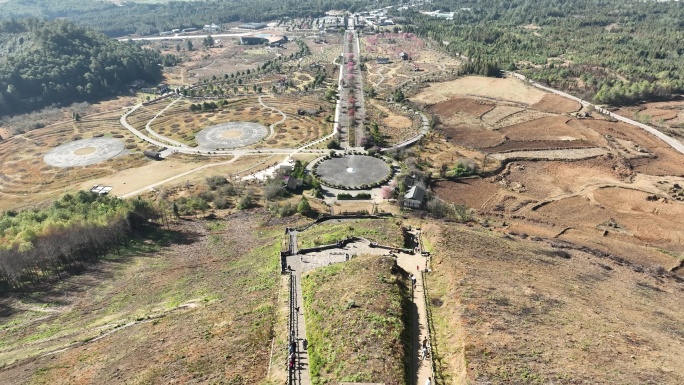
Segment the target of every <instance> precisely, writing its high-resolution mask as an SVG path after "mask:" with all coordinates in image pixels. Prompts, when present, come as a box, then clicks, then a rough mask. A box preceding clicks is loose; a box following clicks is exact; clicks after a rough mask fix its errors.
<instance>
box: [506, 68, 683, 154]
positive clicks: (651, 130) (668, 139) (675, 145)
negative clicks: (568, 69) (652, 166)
mask: <svg viewBox="0 0 684 385" xmlns="http://www.w3.org/2000/svg"><path fill="white" fill-rule="evenodd" d="M511 74H512V75H513V76H515V77H516V78H518V79H520V80H523V81H527V82H528V83H529V84H531V85H532V86H534V87H537V88H539V89H542V90H544V91H548V92H551V93H554V94H556V95H560V96H563V97H566V98H568V99H572V100H574V101H577V102H579V103H581V104H582V105H583V106H585V107H586V106H590V105H592V103H590V102H588V101H586V100H583V99H580V98H578V97H576V96H573V95H570V94H568V93H566V92H563V91H559V90H557V89H554V88H551V87H546V86H543V85H541V84H539V83H537V82H535V81H532V80H530V79H527V78H526V77H525V75H522V74H519V73H515V72H511ZM596 110H597V111H598V112H600V113H602V114H604V115H607V116H610V117H611V118H613V119H616V120H619V121H621V122H624V123H627V124H631V125H633V126H637V127H639V128H641V129H644V130H646V131H648V132H649V133H651V134H653V135H655V136H657V137H658V138H660V139H661V140H662V141H663V142H665V143H667V144H668V145H670V147H672V148H674V149H675V150H677V151H679V152H680V153H682V154H684V144H682V142H680V141H678V140H676V139H674V138H671V137H669V136H667V135H666V134H664V133H662V132H660V131H658V130H656V129H655V128H653V127H651V126H648V125H645V124H643V123H640V122H637V121H635V120H632V119H629V118H625V117H624V116H621V115H617V114H614V113H612V112H610V111H607V110H605V109H602V108H598V107H597V108H596Z"/></svg>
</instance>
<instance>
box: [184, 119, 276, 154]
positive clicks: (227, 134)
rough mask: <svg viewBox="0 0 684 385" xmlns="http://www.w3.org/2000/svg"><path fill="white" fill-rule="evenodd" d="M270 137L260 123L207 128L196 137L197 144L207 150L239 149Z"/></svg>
mask: <svg viewBox="0 0 684 385" xmlns="http://www.w3.org/2000/svg"><path fill="white" fill-rule="evenodd" d="M266 135H268V129H267V128H266V127H264V126H263V125H261V124H259V123H249V122H230V123H223V124H219V125H216V126H211V127H207V128H205V129H204V130H202V131H200V132H198V133H197V135H195V140H196V141H197V144H198V145H199V146H200V147H202V148H206V149H212V150H216V149H219V148H238V147H245V146H248V145H250V144H253V143H256V142H258V141H260V140H261V139H263V138H264V137H266Z"/></svg>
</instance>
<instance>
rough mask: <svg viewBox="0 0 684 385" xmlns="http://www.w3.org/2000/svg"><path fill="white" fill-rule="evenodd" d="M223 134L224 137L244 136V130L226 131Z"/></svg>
mask: <svg viewBox="0 0 684 385" xmlns="http://www.w3.org/2000/svg"><path fill="white" fill-rule="evenodd" d="M221 136H222V137H223V138H239V137H241V136H242V131H225V132H224V133H223V135H221Z"/></svg>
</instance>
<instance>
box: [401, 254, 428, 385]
mask: <svg viewBox="0 0 684 385" xmlns="http://www.w3.org/2000/svg"><path fill="white" fill-rule="evenodd" d="M426 263H427V258H425V257H423V256H421V253H416V254H415V255H410V254H403V253H402V254H399V255H398V258H397V264H398V265H399V267H401V268H402V269H404V270H406V271H408V272H409V273H411V274H413V275H414V276H415V277H416V287H415V289H414V290H413V298H412V300H413V308H412V309H413V314H411V320H412V325H411V345H412V347H413V348H412V350H411V373H413V378H411V384H415V385H423V384H425V381H427V379H428V377H432V366H431V365H430V360H431V359H432V357H429V354H428V356H427V357H426V358H425V359H422V358H421V354H420V349H421V346H422V341H423V340H424V339H427V340H428V341H429V340H430V336H429V329H428V324H427V312H426V309H425V291H424V290H423V288H424V286H423V275H422V274H420V272H421V271H425V269H426V268H427V265H426ZM428 352H429V349H428ZM433 383H434V379H433Z"/></svg>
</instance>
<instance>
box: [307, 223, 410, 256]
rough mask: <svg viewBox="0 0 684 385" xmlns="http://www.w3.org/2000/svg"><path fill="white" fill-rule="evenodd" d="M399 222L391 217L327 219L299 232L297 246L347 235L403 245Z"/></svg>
mask: <svg viewBox="0 0 684 385" xmlns="http://www.w3.org/2000/svg"><path fill="white" fill-rule="evenodd" d="M399 226H400V223H394V222H393V219H391V218H389V219H368V220H359V221H340V220H334V221H328V222H324V223H323V224H321V225H316V226H313V227H310V228H309V229H307V230H305V231H303V232H300V233H299V235H298V237H297V240H298V242H299V248H300V249H303V248H307V247H313V246H317V245H329V244H332V243H335V242H337V241H340V240H343V239H345V238H348V237H363V238H366V239H368V240H371V241H374V242H377V243H379V244H381V245H388V246H394V247H403V245H404V238H403V235H402V233H401V229H400V228H399Z"/></svg>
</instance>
